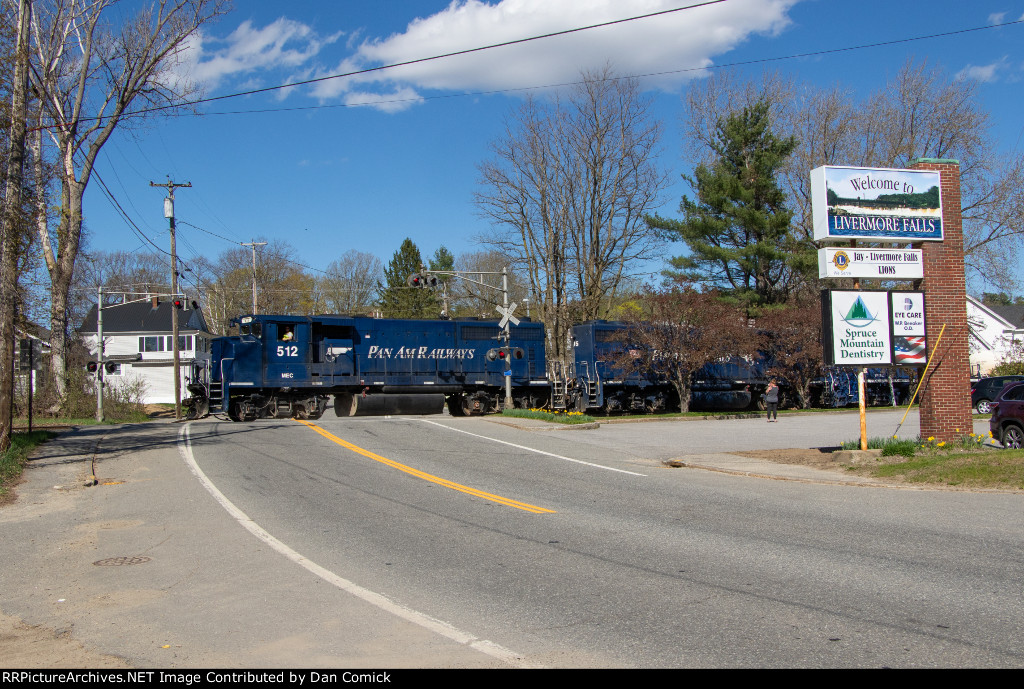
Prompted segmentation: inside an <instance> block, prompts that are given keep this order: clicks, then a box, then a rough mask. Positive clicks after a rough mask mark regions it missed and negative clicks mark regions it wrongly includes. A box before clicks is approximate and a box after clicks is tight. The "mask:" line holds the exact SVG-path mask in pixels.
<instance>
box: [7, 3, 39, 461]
mask: <svg viewBox="0 0 1024 689" xmlns="http://www.w3.org/2000/svg"><path fill="white" fill-rule="evenodd" d="M31 4H32V3H31V2H30V0H21V3H20V4H19V6H18V43H17V48H16V58H15V66H14V83H13V85H12V94H11V133H10V145H9V148H8V158H7V170H6V176H7V180H6V185H7V188H6V189H5V191H4V206H3V217H2V218H0V450H6V449H7V448H8V447H10V444H11V427H12V425H13V424H12V421H13V419H12V414H13V411H14V338H15V328H14V315H15V310H16V308H17V302H18V289H17V288H18V276H17V259H18V246H19V244H20V242H19V238H20V235H21V228H22V226H23V223H22V218H21V200H22V195H21V189H22V186H23V184H22V181H23V173H24V170H25V134H26V129H27V126H26V118H27V116H28V107H27V97H28V47H29V17H30V15H31V9H32V8H31Z"/></svg>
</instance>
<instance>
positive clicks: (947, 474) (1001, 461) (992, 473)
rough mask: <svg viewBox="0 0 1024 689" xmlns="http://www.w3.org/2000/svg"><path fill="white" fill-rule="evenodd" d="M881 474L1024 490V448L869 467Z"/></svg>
mask: <svg viewBox="0 0 1024 689" xmlns="http://www.w3.org/2000/svg"><path fill="white" fill-rule="evenodd" d="M869 469H870V473H871V475H872V476H877V477H878V478H899V479H902V480H904V481H908V482H910V483H931V484H939V485H947V486H964V487H967V488H1015V489H1018V490H1024V451H1022V450H986V451H983V452H950V453H936V454H928V455H923V456H917V457H913V458H912V459H908V460H906V461H898V462H892V463H885V464H878V465H875V466H872V467H870V468H869Z"/></svg>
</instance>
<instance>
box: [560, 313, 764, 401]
mask: <svg viewBox="0 0 1024 689" xmlns="http://www.w3.org/2000/svg"><path fill="white" fill-rule="evenodd" d="M628 328H629V325H628V324H626V323H622V322H618V321H604V320H598V321H588V322H586V323H581V324H579V325H576V326H573V329H572V347H573V362H572V364H571V366H570V367H569V368H568V369H564V368H563V367H561V366H558V365H553V366H552V369H553V370H552V377H551V378H552V406H553V407H554V408H556V409H568V410H574V411H588V410H590V411H600V412H603V413H606V414H613V413H618V412H636V413H647V414H651V413H657V412H666V411H671V410H672V409H675V408H678V405H679V396H678V394H677V393H676V389H675V387H674V386H673V385H672V383H671V381H669V380H668V379H667V378H666V377H665V376H664V375H661V374H659V373H656V372H654V371H650V370H648V371H623V370H622V369H620V368H618V367H616V366H615V365H614V363H613V362H614V361H615V360H616V358H618V356H619V352H620V351H621V350H622V348H623V347H624V346H626V345H625V344H624V340H623V338H624V335H625V333H626V332H627V330H628ZM767 383H768V376H767V375H766V373H765V370H764V366H763V363H762V362H749V361H745V360H743V359H739V358H731V359H727V360H723V361H719V362H714V363H709V364H707V365H705V366H703V367H702V368H701V369H699V370H698V371H696V372H694V375H693V382H692V388H691V394H692V397H691V400H690V404H691V406H692V407H694V408H705V409H746V408H748V407H751V406H757V404H758V402H759V400H760V397H761V392H763V390H764V388H765V386H766V385H767Z"/></svg>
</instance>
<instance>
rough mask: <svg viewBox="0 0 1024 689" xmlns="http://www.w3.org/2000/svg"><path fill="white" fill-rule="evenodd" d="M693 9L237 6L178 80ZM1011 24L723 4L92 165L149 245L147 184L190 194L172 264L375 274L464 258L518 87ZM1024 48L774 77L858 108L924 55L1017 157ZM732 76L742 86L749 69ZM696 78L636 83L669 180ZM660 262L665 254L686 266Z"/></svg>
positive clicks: (419, 0)
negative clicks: (409, 248)
mask: <svg viewBox="0 0 1024 689" xmlns="http://www.w3.org/2000/svg"><path fill="white" fill-rule="evenodd" d="M692 2H693V0H689V2H688V1H687V0H592V1H584V0H503V1H501V2H499V1H498V0H490V2H479V1H473V0H465V1H464V0H458V1H457V2H453V3H448V2H444V1H443V0H437V1H435V0H387V1H385V2H365V1H363V2H356V1H349V0H337V1H335V2H327V1H324V0H321V1H319V2H317V1H313V0H292V2H289V3H281V2H269V1H265V0H256V1H254V0H238V1H237V2H236V3H235V4H236V7H235V9H234V10H233V11H232V12H230V13H229V14H227V15H226V16H224V17H223V18H222V19H220V20H219V21H218V22H217V23H215V24H212V25H209V26H208V27H206V28H205V29H204V31H203V33H202V35H201V37H199V38H198V39H197V40H196V41H195V42H194V44H193V45H192V46H191V48H192V49H191V50H190V51H189V63H188V64H187V65H182V66H181V69H182V70H186V69H187V70H188V71H189V73H190V75H191V77H192V78H193V79H195V80H196V81H198V82H199V83H201V84H202V85H203V87H204V90H205V93H206V95H207V96H221V95H225V94H230V93H237V92H241V91H246V90H250V89H258V88H263V87H268V86H275V85H278V84H283V83H289V82H295V81H301V80H306V79H311V78H316V77H321V76H328V75H332V74H337V73H340V72H345V71H350V70H352V69H354V68H355V69H358V68H365V67H369V66H376V65H381V64H388V63H394V62H399V61H405V60H411V59H415V58H421V57H429V56H432V55H436V54H441V53H447V52H451V51H454V50H461V49H465V48H472V47H477V46H482V45H487V44H492V43H498V42H502V41H508V40H513V39H517V38H524V37H529V36H534V35H538V34H544V33H550V32H554V31H559V30H564V29H569V28H575V27H579V26H585V25H588V24H594V23H598V22H602V21H609V20H612V19H621V18H627V17H631V16H635V15H640V14H645V13H649V12H654V11H658V10H661V9H668V8H674V7H680V6H683V5H685V4H692ZM1022 16H1024V0H1018V1H1014V2H963V0H956V1H952V0H932V1H930V2H904V1H900V0H897V1H896V2H893V1H892V0H888V1H885V2H883V1H881V0H863V1H861V2H837V1H835V0H726V1H725V2H721V3H719V4H716V5H714V6H710V7H705V8H702V9H693V10H687V11H683V12H678V13H674V14H670V15H664V16H661V17H655V18H651V19H644V20H638V21H633V22H627V23H622V24H618V25H615V26H611V27H604V28H600V29H594V30H592V31H587V32H581V33H577V34H572V35H569V36H562V37H555V38H550V39H545V40H542V41H535V42H531V43H527V44H525V45H519V46H512V47H506V48H498V49H495V50H491V51H486V52H481V53H475V54H474V55H472V56H468V57H459V58H448V59H442V60H437V61H431V62H426V63H421V64H419V65H416V66H413V67H407V68H401V69H396V70H388V71H384V72H378V73H375V74H371V75H365V76H363V77H359V78H349V79H333V80H329V81H325V82H320V83H318V84H316V85H312V86H299V87H294V88H290V89H287V90H283V91H273V92H269V93H264V94H258V95H251V96H243V97H239V98H232V99H228V100H221V101H217V102H213V103H210V104H206V105H203V106H201V107H200V111H201V112H202V113H204V114H203V115H202V116H179V117H174V118H170V119H160V120H152V121H151V122H150V123H149V124H148V125H147V126H146V127H145V128H144V129H141V130H137V131H132V132H127V131H125V132H120V133H118V134H117V135H115V137H114V139H113V140H112V141H111V142H110V143H108V144H107V146H106V147H105V148H104V150H103V153H102V154H101V156H100V160H99V165H98V173H99V175H100V176H101V177H102V178H103V181H104V182H105V183H106V185H107V186H108V188H109V189H110V190H111V192H112V193H113V195H114V196H115V197H116V199H117V201H118V203H119V204H120V205H121V206H122V207H123V208H124V210H125V211H126V212H127V213H128V215H129V216H130V217H131V218H132V220H133V221H134V222H135V223H136V224H137V225H138V226H139V227H140V228H141V229H142V231H143V232H144V233H145V234H146V235H147V236H148V237H149V238H150V239H151V240H152V241H154V242H155V243H157V244H159V245H160V246H161V247H164V248H166V247H167V246H168V236H167V224H166V220H164V218H163V206H162V198H163V193H162V190H160V189H153V188H151V187H150V186H149V183H150V182H151V181H153V182H158V183H163V182H165V181H166V180H167V179H168V177H169V178H170V179H172V180H173V181H175V182H191V183H192V185H193V186H192V188H191V189H182V190H179V191H178V192H177V195H176V196H177V204H176V214H177V217H178V219H179V221H180V222H179V225H178V250H179V253H180V255H181V257H182V258H183V259H184V260H185V262H186V263H187V262H188V261H189V259H190V258H191V257H193V256H195V255H197V254H204V255H207V256H211V257H216V256H217V255H218V254H220V253H221V252H223V251H225V250H227V249H231V248H234V247H237V246H238V243H240V242H248V241H250V240H251V239H252V238H255V237H265V238H268V239H280V240H284V241H287V242H288V243H289V244H291V245H292V246H293V247H294V249H295V251H296V257H297V259H298V261H300V262H301V263H303V264H304V265H306V266H308V267H309V268H312V269H323V268H325V267H326V266H327V264H328V263H330V261H332V260H334V259H335V258H337V257H338V256H340V255H341V254H343V253H344V252H345V251H347V250H349V249H358V250H360V251H366V252H370V253H373V254H375V255H376V256H378V257H379V258H380V259H381V260H382V261H384V262H385V263H387V261H388V260H390V258H391V255H392V254H393V253H394V251H395V250H396V249H398V247H399V245H400V244H401V242H402V240H403V239H404V238H405V237H411V238H412V239H413V241H415V242H416V243H417V245H418V246H419V247H420V250H421V251H422V252H423V254H424V255H425V256H426V255H429V254H430V253H432V252H433V251H434V250H435V249H436V248H437V247H438V246H439V245H441V244H444V245H445V246H447V247H448V248H449V249H450V250H451V251H452V252H453V253H455V254H456V255H458V254H460V253H463V252H468V251H475V250H478V249H479V248H480V247H479V246H478V245H477V244H475V243H474V241H473V238H474V237H476V236H479V235H481V234H486V233H487V232H488V231H489V228H488V225H487V223H486V222H485V221H484V220H483V219H481V218H480V217H478V215H477V213H476V211H475V208H474V206H473V201H472V199H473V193H474V191H475V190H476V189H477V179H478V173H477V166H478V165H479V164H480V163H481V162H483V161H484V160H486V159H487V158H488V155H489V154H488V144H489V142H490V141H492V140H494V139H495V138H497V137H498V136H500V135H501V134H502V133H503V131H504V120H505V117H506V115H507V114H508V113H509V112H510V111H512V110H513V109H515V108H517V107H518V106H519V105H520V104H521V102H522V100H521V99H522V95H521V94H522V93H523V92H522V91H518V90H511V91H509V90H508V89H520V88H524V87H538V86H544V85H548V84H558V83H565V82H569V81H572V80H574V79H575V78H577V76H578V74H579V72H580V70H581V69H587V68H599V67H601V66H602V65H604V64H605V63H607V62H610V63H611V64H612V65H613V66H614V67H615V68H616V69H617V71H619V72H620V73H626V74H649V73H659V72H669V71H676V70H692V69H693V68H702V67H703V68H707V67H710V66H715V65H725V64H729V63H738V62H746V61H757V60H764V59H767V58H778V57H785V56H790V55H795V54H803V53H812V52H815V51H822V50H830V49H835V48H842V47H848V46H858V45H865V44H873V43H880V42H885V41H892V40H897V39H904V38H911V37H916V36H922V35H927V34H934V33H940V32H950V31H958V30H962V29H968V28H974V27H984V26H991V25H992V24H993V23H1000V22H1006V21H1016V20H1019V19H1021V18H1022ZM1022 39H1024V24H1018V25H1013V26H1007V27H1000V28H991V29H987V30H983V31H974V32H969V33H963V34H959V35H956V36H951V37H947V38H941V39H930V40H922V41H914V42H907V43H899V44H896V45H889V46H881V47H875V48H867V49H863V50H857V51H851V52H840V53H833V54H826V55H819V56H815V57H804V58H795V59H788V60H781V61H773V62H770V63H769V64H768V67H769V68H770V69H776V70H778V71H780V72H782V73H783V74H786V75H792V76H794V77H796V78H798V79H800V80H805V81H810V82H813V83H815V84H818V85H821V86H830V85H833V84H840V85H842V86H845V87H848V88H851V89H854V90H855V92H856V93H857V94H858V95H861V96H863V95H865V94H867V93H870V92H872V91H875V90H877V89H879V88H880V87H881V86H883V85H884V83H885V82H886V80H887V79H888V78H890V77H892V76H893V75H895V74H896V73H897V72H898V71H899V69H900V68H901V67H902V66H903V65H904V63H905V61H906V59H907V58H908V57H910V56H913V57H915V58H916V59H918V60H924V59H927V60H928V61H929V62H930V63H931V64H934V65H938V66H941V67H942V68H943V69H944V70H946V71H947V72H948V73H949V74H950V75H951V76H955V75H959V76H960V77H962V78H967V79H975V80H977V81H978V82H979V93H980V98H981V99H982V105H983V106H984V107H985V108H986V109H987V110H988V111H989V112H990V113H991V116H992V127H993V128H992V133H993V135H994V137H995V139H996V140H997V142H998V144H999V146H1000V147H1001V148H1002V149H1003V150H1005V151H1016V150H1019V148H1020V146H1022V145H1024V118H1022V117H1021V115H1020V113H1021V112H1022V111H1024V97H1022V96H1021V78H1022V76H1024V40H1022ZM728 69H733V70H736V71H737V72H739V73H740V74H741V75H744V76H756V75H759V74H761V73H762V71H763V70H764V69H765V65H764V64H752V65H747V66H740V67H730V68H728ZM703 74H705V72H702V71H700V70H697V71H682V72H678V71H677V72H676V73H674V74H668V75H663V76H660V77H653V78H645V79H643V80H642V82H641V83H642V85H643V86H644V88H645V89H647V90H648V92H649V95H650V96H652V97H653V98H654V101H655V112H656V114H657V115H658V117H660V118H661V120H662V121H663V123H664V129H665V134H664V140H663V146H664V153H663V155H662V159H661V163H662V165H663V166H664V167H665V168H667V169H668V170H670V171H671V175H672V178H673V179H675V180H678V179H679V175H680V174H681V173H689V172H690V171H691V167H692V166H691V165H690V163H689V162H688V161H686V160H684V159H683V158H682V135H683V128H682V123H681V122H680V116H681V114H682V112H683V108H682V103H681V97H682V96H683V95H684V94H685V91H686V88H687V84H688V83H689V82H690V80H693V79H700V78H702V76H703ZM494 91H502V92H500V93H493V92H494ZM485 92H492V93H486V95H485ZM545 92H550V90H545V91H534V93H545ZM359 103H363V105H358V104H359ZM366 103H370V104H369V105H366ZM243 111H248V112H243ZM254 111H263V112H254ZM851 164H856V163H855V161H854V162H852V163H851ZM686 191H687V190H686V188H685V187H684V186H683V185H682V183H681V182H680V183H678V184H677V185H676V186H675V187H673V188H672V189H670V190H669V192H668V193H667V195H666V197H665V203H664V206H663V207H662V208H661V210H660V212H661V214H662V215H668V216H674V215H675V211H676V208H677V207H678V204H679V197H680V195H681V194H683V193H685V192H686ZM85 215H86V226H87V228H88V231H89V233H90V239H89V246H90V248H92V249H100V250H108V251H110V250H118V249H124V250H136V249H138V250H148V249H150V248H151V247H149V245H148V244H146V243H145V242H144V241H143V240H141V239H140V238H139V237H138V235H137V234H136V233H135V232H134V231H133V230H132V229H131V227H130V226H129V225H128V224H127V223H126V221H125V220H123V219H122V218H121V217H120V215H119V214H118V213H117V212H116V211H115V209H114V207H113V205H112V203H111V202H110V201H109V200H108V199H107V198H106V197H105V196H104V195H103V194H102V192H101V190H100V188H99V185H98V184H96V183H95V181H94V182H93V183H92V184H91V185H90V188H89V190H88V191H87V194H86V205H85ZM197 227H198V228H202V229H201V230H200V229H196V228H197ZM675 249H676V250H673V251H670V253H671V254H678V253H682V247H676V248H675ZM660 268H661V266H652V270H658V269H660Z"/></svg>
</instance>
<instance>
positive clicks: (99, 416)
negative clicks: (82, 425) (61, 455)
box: [96, 285, 103, 423]
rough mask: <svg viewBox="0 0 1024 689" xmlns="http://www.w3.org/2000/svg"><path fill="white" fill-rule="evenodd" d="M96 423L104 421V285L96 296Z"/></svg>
mask: <svg viewBox="0 0 1024 689" xmlns="http://www.w3.org/2000/svg"><path fill="white" fill-rule="evenodd" d="M96 423H103V285H100V286H99V291H98V294H97V296H96Z"/></svg>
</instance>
